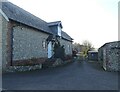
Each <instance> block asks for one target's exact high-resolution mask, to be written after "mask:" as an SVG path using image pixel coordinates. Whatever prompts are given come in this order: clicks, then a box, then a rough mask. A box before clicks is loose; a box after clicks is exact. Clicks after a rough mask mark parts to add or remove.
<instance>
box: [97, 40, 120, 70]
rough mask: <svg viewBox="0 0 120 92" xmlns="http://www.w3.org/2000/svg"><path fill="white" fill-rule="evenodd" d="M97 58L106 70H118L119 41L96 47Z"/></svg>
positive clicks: (119, 56)
mask: <svg viewBox="0 0 120 92" xmlns="http://www.w3.org/2000/svg"><path fill="white" fill-rule="evenodd" d="M98 60H99V62H100V64H101V66H102V67H103V68H104V69H105V70H108V71H120V41H116V42H109V43H106V44H104V45H103V46H101V47H100V48H99V49H98Z"/></svg>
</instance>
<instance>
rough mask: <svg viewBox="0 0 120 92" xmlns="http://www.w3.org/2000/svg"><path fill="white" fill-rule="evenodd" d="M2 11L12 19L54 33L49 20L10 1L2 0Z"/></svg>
mask: <svg viewBox="0 0 120 92" xmlns="http://www.w3.org/2000/svg"><path fill="white" fill-rule="evenodd" d="M2 11H3V12H4V13H5V14H6V15H7V17H8V18H9V19H11V20H14V21H17V22H20V23H23V24H25V25H28V26H31V27H34V28H36V29H39V30H41V31H44V32H47V33H52V32H51V30H50V28H49V27H48V25H47V22H45V21H43V20H42V19H40V18H38V17H36V16H34V15H32V14H31V13H29V12H27V11H25V10H23V9H22V8H20V7H18V6H16V5H14V4H12V3H10V2H2Z"/></svg>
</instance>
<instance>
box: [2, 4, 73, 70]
mask: <svg viewBox="0 0 120 92" xmlns="http://www.w3.org/2000/svg"><path fill="white" fill-rule="evenodd" d="M0 28H1V30H0V38H1V39H0V49H1V52H2V66H3V69H5V68H6V67H9V66H15V65H19V66H20V65H24V64H28V63H33V64H38V63H41V62H44V61H45V60H46V59H47V58H51V57H52V55H53V54H54V53H53V45H54V44H53V42H54V40H55V39H58V40H59V42H60V44H61V45H64V48H65V55H72V40H73V39H72V38H71V37H70V36H69V35H68V34H67V33H65V32H63V31H62V23H61V21H56V22H50V23H47V22H46V21H44V20H42V19H40V18H38V17H36V16H34V15H32V14H31V13H29V12H27V11H25V10H23V9H22V8H20V7H18V6H16V5H14V4H12V3H10V2H2V8H1V9H0ZM1 34H2V35H1ZM30 59H39V61H41V62H37V61H30Z"/></svg>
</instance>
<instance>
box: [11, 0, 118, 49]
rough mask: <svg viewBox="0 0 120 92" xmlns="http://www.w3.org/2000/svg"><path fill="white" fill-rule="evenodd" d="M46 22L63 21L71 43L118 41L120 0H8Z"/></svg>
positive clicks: (99, 43)
mask: <svg viewBox="0 0 120 92" xmlns="http://www.w3.org/2000/svg"><path fill="white" fill-rule="evenodd" d="M9 1H10V2H12V3H14V4H16V5H18V6H20V7H21V8H23V9H25V10H27V11H28V12H30V13H32V14H34V15H35V16H37V17H39V18H41V19H43V20H45V21H46V22H52V21H62V25H63V31H65V32H67V33H68V34H69V35H70V36H71V37H72V38H73V39H74V42H79V43H80V44H81V43H82V42H83V41H84V40H89V41H90V42H91V43H92V44H93V45H94V47H96V48H99V47H100V46H102V45H103V44H104V43H106V42H111V41H117V40H118V1H120V0H9Z"/></svg>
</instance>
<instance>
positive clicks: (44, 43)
mask: <svg viewBox="0 0 120 92" xmlns="http://www.w3.org/2000/svg"><path fill="white" fill-rule="evenodd" d="M42 47H43V48H44V49H45V48H46V42H45V40H43V41H42Z"/></svg>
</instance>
